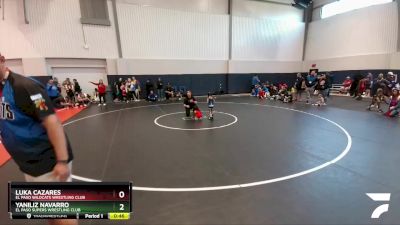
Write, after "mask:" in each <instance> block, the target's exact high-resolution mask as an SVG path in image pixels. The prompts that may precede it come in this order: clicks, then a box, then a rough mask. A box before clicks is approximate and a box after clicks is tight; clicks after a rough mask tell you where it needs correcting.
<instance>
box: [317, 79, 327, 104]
mask: <svg viewBox="0 0 400 225" xmlns="http://www.w3.org/2000/svg"><path fill="white" fill-rule="evenodd" d="M315 89H316V90H318V92H319V94H321V95H322V97H323V98H324V102H323V105H326V102H327V98H328V93H329V83H328V80H327V77H326V75H325V74H322V75H321V76H320V77H319V78H318V81H317V85H316V87H315Z"/></svg>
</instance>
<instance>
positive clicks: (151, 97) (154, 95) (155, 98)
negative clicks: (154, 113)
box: [147, 90, 158, 102]
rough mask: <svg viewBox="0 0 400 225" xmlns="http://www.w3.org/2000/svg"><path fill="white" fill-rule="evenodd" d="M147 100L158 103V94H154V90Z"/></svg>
mask: <svg viewBox="0 0 400 225" xmlns="http://www.w3.org/2000/svg"><path fill="white" fill-rule="evenodd" d="M147 100H148V101H149V102H156V101H158V96H157V94H155V93H154V91H153V90H151V91H150V94H149V96H148V97H147Z"/></svg>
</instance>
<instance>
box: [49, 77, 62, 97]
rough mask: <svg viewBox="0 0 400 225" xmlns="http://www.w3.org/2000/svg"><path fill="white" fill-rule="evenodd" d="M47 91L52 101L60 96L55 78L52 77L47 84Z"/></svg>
mask: <svg viewBox="0 0 400 225" xmlns="http://www.w3.org/2000/svg"><path fill="white" fill-rule="evenodd" d="M46 91H47V95H48V96H49V97H50V100H51V101H52V102H53V101H54V100H55V99H57V98H59V97H60V92H59V90H58V87H57V85H56V84H55V83H54V80H53V79H50V80H49V82H48V83H47V84H46Z"/></svg>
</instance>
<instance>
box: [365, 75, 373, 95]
mask: <svg viewBox="0 0 400 225" xmlns="http://www.w3.org/2000/svg"><path fill="white" fill-rule="evenodd" d="M373 79H374V76H373V75H372V73H368V75H367V77H366V83H365V86H366V89H365V96H371V89H372V84H373Z"/></svg>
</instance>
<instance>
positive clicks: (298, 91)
mask: <svg viewBox="0 0 400 225" xmlns="http://www.w3.org/2000/svg"><path fill="white" fill-rule="evenodd" d="M294 88H295V95H294V99H293V100H294V101H301V96H302V94H303V92H304V91H305V90H306V82H305V80H304V77H303V76H302V75H301V73H297V77H296V82H295V83H294Z"/></svg>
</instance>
